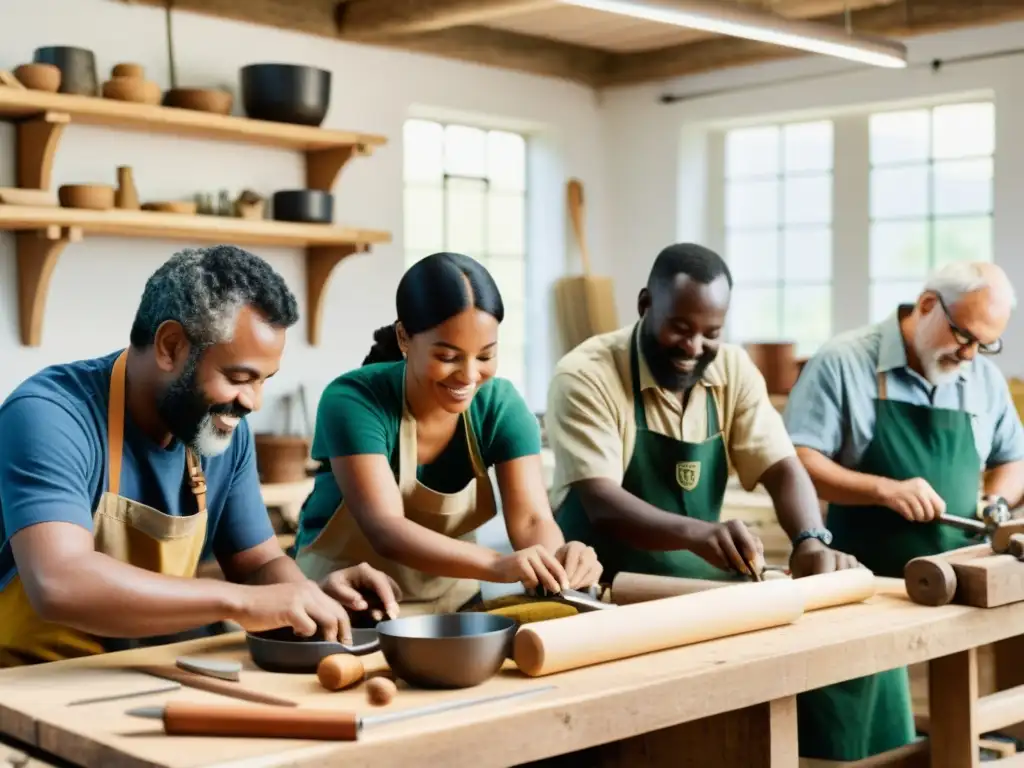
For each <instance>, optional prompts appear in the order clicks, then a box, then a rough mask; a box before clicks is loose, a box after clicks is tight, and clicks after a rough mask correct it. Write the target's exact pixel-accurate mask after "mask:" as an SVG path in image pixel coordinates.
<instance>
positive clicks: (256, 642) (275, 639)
mask: <svg viewBox="0 0 1024 768" xmlns="http://www.w3.org/2000/svg"><path fill="white" fill-rule="evenodd" d="M245 642H246V645H248V646H249V654H250V655H251V656H252V660H253V663H254V664H255V665H256V666H257V667H259V668H260V669H263V670H266V671H267V672H294V673H311V672H316V668H317V666H318V665H319V664H320V660H321V659H322V658H324V657H325V656H333V655H334V654H336V653H351V654H354V655H356V656H363V655H365V654H367V653H373V652H374V651H376V650H377V648H378V643H377V631H376V630H374V629H353V630H352V645H342V644H341V643H332V642H329V641H327V640H324V639H323V637H322V636H320V635H314V636H313V637H300V636H298V635H296V634H295V633H294V632H292V630H291V629H290V628H288V627H283V628H281V629H272V630H270V631H268V632H251V633H246V636H245Z"/></svg>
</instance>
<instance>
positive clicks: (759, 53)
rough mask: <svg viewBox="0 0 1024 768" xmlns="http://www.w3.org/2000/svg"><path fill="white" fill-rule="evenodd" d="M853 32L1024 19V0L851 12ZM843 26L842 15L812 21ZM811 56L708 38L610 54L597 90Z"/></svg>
mask: <svg viewBox="0 0 1024 768" xmlns="http://www.w3.org/2000/svg"><path fill="white" fill-rule="evenodd" d="M850 17H851V20H852V26H853V29H854V31H855V32H859V33H862V34H867V35H884V36H887V37H893V38H906V37H914V36H916V35H923V34H931V33H934V32H943V31H946V30H951V29H962V28H965V27H977V26H985V25H990V24H998V23H1002V22H1007V21H1016V20H1019V19H1024V0H905V1H904V0H900V1H899V2H896V3H893V4H891V5H885V6H875V7H871V8H864V9H861V10H858V11H854V12H852V13H851V14H850ZM815 21H820V22H822V23H826V24H833V25H836V26H838V27H839V28H842V26H843V24H844V16H843V15H831V16H827V17H823V18H818V19H815ZM808 55H811V54H808V53H805V52H803V51H799V50H796V49H794V48H785V47H783V46H779V45H770V44H768V43H760V42H756V41H753V40H746V39H742V38H732V37H716V38H714V39H711V40H701V41H700V42H695V43H688V44H685V45H675V46H669V47H667V48H659V49H657V50H653V51H638V52H636V53H625V54H618V55H616V56H613V57H612V58H611V59H610V60H609V64H608V68H607V69H606V70H605V76H604V78H602V79H601V81H600V83H599V85H600V86H622V85H635V84H637V83H644V82H651V81H657V80H668V79H671V78H676V77H683V76H685V75H695V74H700V73H702V72H710V71H712V70H719V69H726V68H731V67H738V66H745V65H750V64H762V63H766V62H769V61H777V60H781V59H794V58H800V57H804V56H808Z"/></svg>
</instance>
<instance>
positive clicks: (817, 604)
mask: <svg viewBox="0 0 1024 768" xmlns="http://www.w3.org/2000/svg"><path fill="white" fill-rule="evenodd" d="M793 582H794V583H795V584H796V585H797V586H798V587H799V588H800V589H801V591H802V592H803V593H804V610H805V611H817V610H820V609H822V608H829V607H831V606H835V605H845V604H847V603H859V602H863V601H864V600H867V599H868V598H869V597H871V596H872V595H874V594H875V575H874V574H873V573H872V572H871V571H869V570H868V569H867V568H851V569H848V570H844V571H834V572H832V573H822V574H819V575H816V576H809V577H804V578H802V579H793ZM735 584H736V582H730V581H710V580H706V579H682V578H675V577H672V576H651V575H647V574H643V573H627V572H622V573H619V574H616V576H615V579H614V580H613V581H612V602H613V603H615V604H616V605H630V604H633V603H641V602H647V601H648V600H661V599H664V598H666V597H676V596H678V595H689V594H693V593H695V592H703V591H706V590H709V589H718V588H722V587H728V586H731V585H735Z"/></svg>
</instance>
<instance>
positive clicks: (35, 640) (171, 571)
mask: <svg viewBox="0 0 1024 768" xmlns="http://www.w3.org/2000/svg"><path fill="white" fill-rule="evenodd" d="M126 360H127V351H125V352H122V353H121V354H120V355H119V356H118V358H117V361H116V362H115V363H114V369H113V371H112V373H111V377H110V402H109V404H108V411H107V454H108V464H107V466H108V479H107V491H106V492H105V493H104V494H103V496H101V497H100V502H99V505H98V506H97V507H96V509H95V510H94V511H93V539H94V541H95V543H96V551H97V552H102V553H103V554H105V555H108V556H109V557H113V558H114V559H116V560H119V561H121V562H123V563H128V564H129V565H134V566H137V567H139V568H145V569H146V570H148V571H153V572H155V573H160V574H163V575H165V576H180V577H185V578H190V577H192V576H195V573H196V567H197V566H198V564H199V558H200V557H201V555H202V551H203V544H204V543H205V541H206V518H207V515H206V479H205V477H204V476H203V471H202V467H201V465H200V463H199V459H198V458H197V457H196V456H195V454H194V453H193V452H192V451H191V450H187V451H186V454H185V456H186V462H185V466H186V478H187V479H188V481H189V485H190V486H191V490H192V493H193V494H194V495H195V498H196V508H197V511H196V513H195V514H194V515H188V516H185V517H178V516H173V515H167V514H164V513H163V512H160V511H159V510H157V509H153V508H152V507H147V506H146V505H144V504H140V503H138V502H136V501H133V500H132V499H127V498H125V497H123V496H119V495H118V492H119V490H120V485H121V455H122V448H123V440H124V404H125V364H126ZM60 460H61V458H60V457H59V456H55V457H54V461H60ZM103 652H104V648H103V644H102V642H101V640H100V639H99V638H96V637H93V636H91V635H88V634H86V633H84V632H80V631H78V630H76V629H72V628H70V627H64V626H60V625H58V624H53V623H49V622H45V621H43V620H42V619H40V618H39V616H38V615H37V614H36V612H35V610H34V609H33V608H32V604H31V603H30V602H29V599H28V596H27V595H26V594H25V588H24V585H23V584H22V582H21V579H20V578H18V576H15V577H14V579H12V580H11V582H10V583H9V584H8V585H7V587H5V588H4V590H3V592H0V667H14V666H21V665H23V664H33V663H38V662H45V661H60V660H62V659H69V658H76V657H80V656H90V655H94V654H99V653H103Z"/></svg>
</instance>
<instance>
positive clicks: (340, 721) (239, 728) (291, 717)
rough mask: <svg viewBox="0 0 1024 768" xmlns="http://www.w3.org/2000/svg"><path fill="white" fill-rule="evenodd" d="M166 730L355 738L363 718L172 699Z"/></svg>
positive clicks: (175, 732) (183, 733)
mask: <svg viewBox="0 0 1024 768" xmlns="http://www.w3.org/2000/svg"><path fill="white" fill-rule="evenodd" d="M164 730H165V731H166V732H167V733H168V734H169V735H174V736H243V737H263V738H271V739H324V740H330V741H355V740H356V738H357V737H358V735H359V719H358V718H357V717H356V715H355V714H353V713H352V712H340V711H335V710H316V709H301V708H295V709H286V708H284V707H270V706H245V705H239V706H234V705H228V706H223V705H217V704H193V703H189V702H186V701H171V702H168V704H167V705H166V707H165V708H164Z"/></svg>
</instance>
